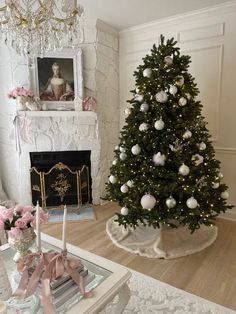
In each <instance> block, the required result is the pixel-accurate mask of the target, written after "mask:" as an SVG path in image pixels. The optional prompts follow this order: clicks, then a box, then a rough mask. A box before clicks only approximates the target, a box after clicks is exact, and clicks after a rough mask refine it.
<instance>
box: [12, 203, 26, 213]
mask: <svg viewBox="0 0 236 314" xmlns="http://www.w3.org/2000/svg"><path fill="white" fill-rule="evenodd" d="M23 208H24V206H23V205H20V204H18V205H16V206H15V207H14V212H15V213H18V214H21V213H22V211H23Z"/></svg>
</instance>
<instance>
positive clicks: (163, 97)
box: [156, 90, 168, 103]
mask: <svg viewBox="0 0 236 314" xmlns="http://www.w3.org/2000/svg"><path fill="white" fill-rule="evenodd" d="M167 100H168V95H167V94H166V92H164V91H163V90H161V91H160V92H158V93H157V94H156V101H157V102H160V103H165V102H167Z"/></svg>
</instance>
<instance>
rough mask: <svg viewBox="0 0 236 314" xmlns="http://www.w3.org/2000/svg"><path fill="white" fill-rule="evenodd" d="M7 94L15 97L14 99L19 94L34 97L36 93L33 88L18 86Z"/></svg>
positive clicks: (9, 96)
mask: <svg viewBox="0 0 236 314" xmlns="http://www.w3.org/2000/svg"><path fill="white" fill-rule="evenodd" d="M7 96H8V98H13V99H16V98H17V96H25V97H30V98H33V97H34V93H33V92H32V91H31V90H29V89H26V88H24V87H16V88H14V89H13V90H12V91H11V92H10V93H9V94H8V95H7Z"/></svg>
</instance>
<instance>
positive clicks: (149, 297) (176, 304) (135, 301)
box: [100, 270, 236, 314]
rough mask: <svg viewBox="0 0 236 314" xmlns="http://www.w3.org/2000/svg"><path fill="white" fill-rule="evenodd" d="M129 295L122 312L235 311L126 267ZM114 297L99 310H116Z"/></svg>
mask: <svg viewBox="0 0 236 314" xmlns="http://www.w3.org/2000/svg"><path fill="white" fill-rule="evenodd" d="M130 271H131V273H132V277H131V279H130V280H129V282H128V286H129V288H130V290H131V297H130V300H129V303H128V304H127V306H126V308H125V310H124V312H123V313H124V314H233V313H234V314H235V313H236V311H234V310H230V309H228V308H226V307H223V306H221V305H218V304H216V303H213V302H210V301H207V300H205V299H203V298H200V297H197V296H195V295H193V294H190V293H188V292H185V291H183V290H180V289H177V288H175V287H172V286H170V285H168V284H166V283H163V282H161V281H158V280H155V279H153V278H151V277H148V276H145V275H143V274H141V273H138V272H135V271H133V270H130ZM117 301H118V297H115V298H114V300H113V301H112V302H111V303H110V304H108V305H107V306H106V308H105V309H104V310H103V311H101V312H100V313H101V314H113V313H116V302H117Z"/></svg>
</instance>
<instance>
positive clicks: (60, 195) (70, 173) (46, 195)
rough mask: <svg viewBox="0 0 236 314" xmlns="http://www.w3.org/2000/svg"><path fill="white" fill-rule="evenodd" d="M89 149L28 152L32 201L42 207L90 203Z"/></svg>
mask: <svg viewBox="0 0 236 314" xmlns="http://www.w3.org/2000/svg"><path fill="white" fill-rule="evenodd" d="M90 155H91V151H87V150H86V151H85V150H84V151H58V152H31V153H30V162H31V168H30V179H31V194H32V203H33V204H34V205H35V204H36V203H37V201H39V203H40V206H42V207H43V208H52V207H58V206H61V205H64V204H66V205H78V206H80V205H82V204H86V203H92V194H91V192H92V191H91V186H92V181H91V161H90Z"/></svg>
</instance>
